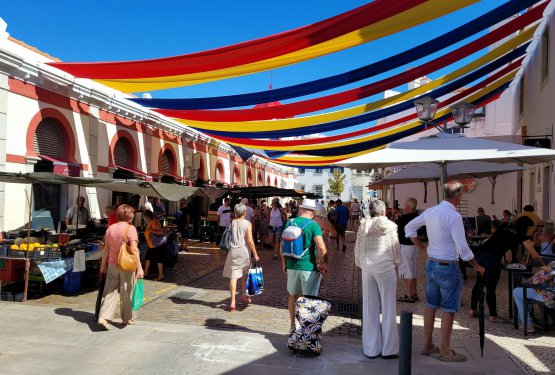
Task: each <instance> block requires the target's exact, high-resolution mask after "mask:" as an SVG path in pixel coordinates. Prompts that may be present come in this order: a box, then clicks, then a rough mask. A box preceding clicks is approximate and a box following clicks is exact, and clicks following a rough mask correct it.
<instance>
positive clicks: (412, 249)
mask: <svg viewBox="0 0 555 375" xmlns="http://www.w3.org/2000/svg"><path fill="white" fill-rule="evenodd" d="M417 204H418V202H417V201H416V198H412V197H411V198H407V199H406V200H405V214H404V215H401V216H400V217H399V219H398V220H397V234H398V237H399V243H400V244H401V259H402V262H401V266H400V267H399V278H400V279H402V280H404V284H405V296H404V297H401V298H399V299H397V301H399V302H409V303H415V302H417V301H418V294H417V293H416V275H417V274H418V268H417V260H418V250H417V249H416V246H414V244H413V243H412V241H411V240H410V239H409V238H406V237H405V226H406V225H407V224H408V223H409V222H411V221H412V220H413V219H414V218H416V217H417V216H418V213H417V212H416V205H417Z"/></svg>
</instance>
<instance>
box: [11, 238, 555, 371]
mask: <svg viewBox="0 0 555 375" xmlns="http://www.w3.org/2000/svg"><path fill="white" fill-rule="evenodd" d="M354 240H355V233H354V232H351V231H348V232H347V251H346V252H342V251H338V250H336V248H335V242H334V241H333V240H331V241H329V242H328V251H329V254H330V269H331V270H330V274H329V276H328V277H326V278H325V279H324V281H323V283H322V288H321V293H320V295H321V296H322V297H324V298H327V299H329V300H330V301H332V302H333V303H334V304H335V306H336V307H337V306H338V304H339V303H347V304H354V305H355V306H356V305H357V304H358V308H359V310H358V311H359V312H360V308H361V307H362V304H361V290H360V271H359V270H358V269H357V268H356V267H355V266H354V255H353V247H354ZM259 255H260V257H261V262H260V264H261V265H262V267H263V268H264V275H265V281H266V288H265V291H264V293H263V294H262V295H260V296H256V297H253V302H252V304H251V305H249V306H243V305H240V304H239V305H238V306H237V308H238V309H237V310H236V311H234V312H228V311H226V308H227V306H228V304H229V291H228V288H227V284H228V280H227V279H224V278H223V277H222V275H221V267H222V266H223V263H224V261H225V254H221V253H220V252H219V250H218V249H217V248H216V247H215V246H213V245H211V244H207V243H192V244H191V245H190V251H189V252H188V253H183V252H182V253H181V254H180V257H179V259H180V261H179V263H178V273H177V274H176V275H171V274H169V273H168V274H167V277H166V280H165V281H164V282H154V281H150V280H147V281H146V282H145V298H146V300H145V305H144V306H143V307H142V308H141V309H140V310H139V312H138V321H139V323H138V325H137V326H135V327H132V329H135V328H139V327H142V326H143V325H155V324H173V325H171V327H172V329H180V328H179V327H185V326H186V327H191V326H192V327H203V329H209V330H213V331H218V332H223V333H230V334H231V332H238V334H239V333H240V334H241V335H242V334H248V333H253V332H254V333H256V334H259V335H266V336H265V337H268V340H269V341H270V342H272V340H273V339H275V338H276V337H278V338H280V340H279V341H280V345H279V348H276V350H277V351H278V352H280V350H282V347H283V345H284V344H283V343H284V342H285V335H286V334H287V332H288V328H289V322H288V319H289V316H288V312H287V292H286V275H285V274H284V273H283V272H282V271H281V262H280V261H279V260H276V261H273V260H272V252H271V251H268V250H261V251H259ZM425 258H426V256H425V255H424V254H423V255H422V256H421V257H420V258H419V264H420V267H419V282H418V294H419V296H420V299H421V300H423V299H424V273H423V264H424V261H425ZM467 273H468V279H467V280H466V281H465V290H464V294H463V307H462V308H461V312H459V313H458V314H457V315H456V317H455V325H454V331H453V346H454V347H455V348H457V347H461V348H462V349H464V350H463V352H465V353H466V354H467V355H470V357H471V360H469V361H468V362H467V363H472V366H477V367H473V368H470V367H465V365H463V366H462V367H450V369H451V370H453V369H454V368H457V369H459V368H460V369H461V372H462V370H463V368H464V372H465V374H468V373H483V372H482V370H481V369H480V366H481V365H479V364H477V363H482V362H483V363H488V361H492V360H493V361H495V363H496V364H495V366H497V362H499V363H500V365H501V364H503V365H508V364H513V365H515V366H516V367H515V368H516V369H515V368H511V369H507V370H506V371H505V373H525V374H546V373H555V356H553V348H554V347H555V334H554V332H553V331H551V332H548V333H545V332H538V333H536V334H531V335H529V336H528V338H525V337H524V336H523V333H522V332H521V331H519V330H516V329H514V328H513V326H512V323H510V322H509V321H508V291H507V279H506V277H507V275H506V273H505V272H503V273H502V277H501V280H500V281H499V284H498V289H497V299H498V310H499V311H498V312H499V315H500V316H501V317H503V318H506V319H507V323H489V322H487V321H486V345H485V349H484V358H483V359H481V358H480V357H479V354H476V353H479V342H478V320H477V319H475V318H471V317H469V316H468V314H467V312H468V309H469V306H470V291H471V289H472V286H473V284H474V282H475V274H474V271H473V270H472V269H471V268H469V269H468V272H467ZM397 288H398V296H402V295H404V289H403V285H402V283H401V282H399V283H398V285H397ZM95 298H96V292H89V293H83V294H81V295H78V296H62V295H50V296H47V297H44V298H42V299H38V300H34V301H31V302H30V303H29V304H32V305H35V306H33V308H34V307H38V306H39V305H41V306H57V307H59V308H66V309H70V310H71V311H73V312H74V313H75V312H82V313H89V312H90V311H93V310H94V299H95ZM29 304H26V305H23V304H19V305H22V306H27V305H29ZM16 305H17V304H16ZM0 306H1V308H2V309H3V307H4V304H2V305H0ZM29 308H31V307H29ZM401 310H408V311H412V312H413V314H414V316H413V343H414V345H413V352H414V353H416V354H415V355H414V356H413V372H414V373H419V374H420V373H430V372H431V371H429V370H430V369H431V367H429V366H430V364H428V363H426V368H420V365H419V364H421V363H422V360H423V358H422V356H420V355H418V354H417V353H418V352H419V351H418V350H417V348H418V345H421V342H420V341H419V340H421V339H422V336H423V319H422V313H423V310H424V303H423V302H419V303H415V304H409V303H398V313H399V312H400V311H401ZM486 314H487V307H486ZM0 315H2V314H0ZM439 316H440V315H439V313H438V317H439ZM176 324H177V325H176ZM361 324H362V322H361V319H360V315H357V314H355V315H349V314H343V315H338V314H336V313H333V312H332V315H331V316H330V317H329V318H328V319H327V320H326V322H325V324H324V332H325V338H326V339H327V340H330V341H331V340H333V341H332V342H333V343H335V342H341V340H347V341H348V340H351V341H349V343H351V345H354V346H356V347H357V350H358V352H359V354H360V352H361V347H360V346H361V343H360V337H361ZM123 331H126V330H123ZM434 333H435V334H436V335H439V319H438V320H437V321H436V330H435V332H434ZM110 334H112V332H110ZM272 335H277V336H272ZM187 342H188V341H187ZM419 342H420V344H419ZM438 343H439V336H438V337H437V339H436V344H438ZM277 346H278V345H276V347H277ZM330 346H331V347H333V349H334V350H335V349H336V347H335V345H330ZM1 348H2V346H0V349H1ZM328 349H330V348H329V347H328V346H327V345H326V342H324V350H325V351H326V350H328ZM199 350H200V349H199ZM203 350H204V349H203ZM0 353H3V352H2V351H1V350H0ZM353 353H354V352H353ZM351 354H352V353H351ZM207 355H208V354H207ZM338 355H344V353H343V354H341V353H340V354H338ZM0 358H2V356H0ZM205 358H208V357H205ZM320 358H324V356H322V357H320ZM364 358H365V357H362V362H361V363H363V364H365V363H366V362H368V361H370V362H372V361H371V360H368V361H366V360H365V359H364ZM424 358H425V357H424ZM359 359H360V358H359ZM425 359H427V360H429V358H425ZM311 360H313V359H311ZM318 360H320V359H318ZM374 361H375V360H374ZM382 362H389V361H383V360H382V361H381V362H379V364H380V366H382ZM393 362H396V361H393ZM436 362H439V361H437V360H435V359H434V360H432V362H431V363H433V364H434V365H438V364H437V363H436ZM357 363H358V362H357ZM422 364H424V363H422ZM441 364H442V365H445V364H444V363H441ZM450 366H453V364H450ZM456 366H459V364H457V365H456ZM332 367H333V365H332V364H327V365H326V367H325V368H327V369H331V368H332ZM486 367H487V366H485V367H484V370H483V371H485V369H486ZM288 368H291V369H294V368H295V367H294V366H293V367H288ZM354 368H357V367H356V366H355V367H353V369H354ZM379 368H380V367H379V366H378V367H376V370H378V369H379ZM372 369H374V368H373V367H372ZM444 370H446V369H445V368H444ZM487 370H488V373H492V372H493V373H496V372H497V369H492V368H491V366H490V367H489V368H488V369H487ZM215 371H216V370H215ZM222 371H223V369H222ZM225 371H232V370H225ZM225 371H224V372H225ZM318 371H320V370H318ZM326 371H327V370H326ZM339 371H341V372H342V373H343V372H345V373H347V374H348V373H351V372H353V371H354V370H353V371H351V370H348V369H338V372H339ZM434 371H437V370H434ZM265 372H267V371H266V370H265ZM456 372H458V370H457V371H456ZM456 372H454V371H449V373H456ZM170 373H171V372H170ZM208 373H219V372H208ZM225 373H227V372H225ZM229 373H232V372H229ZM291 373H295V372H291ZM315 373H333V372H315Z"/></svg>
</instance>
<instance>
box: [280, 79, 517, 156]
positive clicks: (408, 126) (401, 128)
mask: <svg viewBox="0 0 555 375" xmlns="http://www.w3.org/2000/svg"><path fill="white" fill-rule="evenodd" d="M517 72H518V70H515V71H513V72H511V73H509V74H507V75H505V76H504V77H502V78H500V79H498V80H497V81H495V82H493V83H492V84H490V85H489V86H487V87H485V88H483V89H482V90H480V91H478V92H476V93H474V94H473V95H470V96H468V97H467V98H465V100H466V101H469V102H473V101H475V100H477V99H479V98H480V97H482V96H485V95H487V94H489V93H490V92H492V91H494V90H496V89H497V88H499V87H500V86H502V85H503V84H505V83H507V82H509V81H511V80H513V79H514V77H515V76H516V73H517ZM450 111H451V109H450V108H443V109H441V110H439V111H438V112H437V113H436V117H442V116H444V115H447V114H449V113H450ZM419 125H420V121H413V122H410V123H407V124H404V125H401V126H398V127H395V128H393V129H388V130H384V131H382V132H378V133H375V134H372V135H370V136H367V137H362V138H357V139H356V140H354V141H355V142H354V143H350V144H355V143H361V142H364V141H368V140H372V139H378V138H381V137H385V136H388V135H392V134H396V133H399V132H402V131H405V130H409V129H413V128H415V127H416V126H419ZM341 143H342V142H334V143H331V144H329V145H327V144H323V145H315V146H318V147H316V148H315V149H324V148H334V147H339V146H345V144H341ZM369 151H370V150H364V151H359V152H355V153H351V154H343V155H334V156H309V155H302V156H287V155H286V156H283V157H280V158H276V159H272V161H275V162H278V163H279V162H281V163H285V164H290V163H297V162H303V161H321V162H322V163H326V162H329V161H330V160H336V159H339V158H341V159H347V158H350V157H353V156H358V155H363V154H366V153H368V152H369Z"/></svg>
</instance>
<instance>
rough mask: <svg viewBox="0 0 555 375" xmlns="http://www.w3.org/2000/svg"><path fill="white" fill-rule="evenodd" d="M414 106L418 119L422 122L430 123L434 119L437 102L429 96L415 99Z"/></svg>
mask: <svg viewBox="0 0 555 375" xmlns="http://www.w3.org/2000/svg"><path fill="white" fill-rule="evenodd" d="M414 106H415V107H416V113H417V114H418V118H419V119H420V120H421V121H422V122H430V121H432V120H433V119H434V117H435V115H436V111H437V107H438V106H439V101H437V100H435V99H434V98H430V97H429V96H425V97H423V98H420V99H417V100H415V101H414Z"/></svg>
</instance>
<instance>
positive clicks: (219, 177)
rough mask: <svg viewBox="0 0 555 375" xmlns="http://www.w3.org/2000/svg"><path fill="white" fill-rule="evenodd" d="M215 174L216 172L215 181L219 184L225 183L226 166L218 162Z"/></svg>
mask: <svg viewBox="0 0 555 375" xmlns="http://www.w3.org/2000/svg"><path fill="white" fill-rule="evenodd" d="M215 172H216V174H215V176H216V178H215V180H216V181H219V182H225V171H224V165H223V163H222V161H221V160H218V163H216V171H215Z"/></svg>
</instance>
